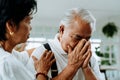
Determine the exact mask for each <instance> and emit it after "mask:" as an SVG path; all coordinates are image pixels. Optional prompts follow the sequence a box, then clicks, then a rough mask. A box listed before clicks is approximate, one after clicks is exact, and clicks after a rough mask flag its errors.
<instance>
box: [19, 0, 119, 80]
mask: <svg viewBox="0 0 120 80" xmlns="http://www.w3.org/2000/svg"><path fill="white" fill-rule="evenodd" d="M37 2H38V11H37V13H36V14H35V15H34V18H33V20H32V31H31V35H30V38H29V39H28V42H27V43H26V44H22V45H18V46H17V49H19V50H20V47H21V46H23V47H24V48H22V50H23V49H30V48H32V47H38V46H39V45H41V44H43V43H45V42H46V41H47V40H50V39H53V38H54V35H55V34H56V33H57V31H58V28H59V22H60V20H61V19H62V17H63V15H64V13H65V12H66V11H67V10H68V9H70V8H75V7H79V8H85V9H88V10H90V11H91V12H92V13H93V15H94V16H95V18H96V20H97V23H96V31H95V32H94V33H93V36H92V37H91V40H90V41H91V43H92V51H93V55H94V56H95V57H96V59H97V60H98V62H99V65H100V70H101V72H103V80H120V71H119V70H120V69H119V67H120V61H119V60H120V22H119V21H120V0H37Z"/></svg>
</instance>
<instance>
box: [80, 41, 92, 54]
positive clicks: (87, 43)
mask: <svg viewBox="0 0 120 80" xmlns="http://www.w3.org/2000/svg"><path fill="white" fill-rule="evenodd" d="M88 48H90V42H89V41H88V42H86V43H85V45H84V47H83V48H82V50H81V52H82V54H84V53H86V52H87V50H88Z"/></svg>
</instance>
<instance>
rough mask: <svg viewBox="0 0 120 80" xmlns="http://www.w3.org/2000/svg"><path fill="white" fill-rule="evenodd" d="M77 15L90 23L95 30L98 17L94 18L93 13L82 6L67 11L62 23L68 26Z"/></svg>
mask: <svg viewBox="0 0 120 80" xmlns="http://www.w3.org/2000/svg"><path fill="white" fill-rule="evenodd" d="M76 17H78V18H80V19H82V20H84V21H86V22H87V23H89V24H90V26H91V29H92V32H93V31H94V30H95V24H96V19H95V18H94V16H93V15H92V13H91V12H90V11H88V10H86V9H80V8H73V9H70V10H68V12H66V13H65V16H64V18H63V19H62V20H61V21H60V25H65V26H66V27H67V26H69V25H70V24H71V23H73V22H74V20H75V18H76Z"/></svg>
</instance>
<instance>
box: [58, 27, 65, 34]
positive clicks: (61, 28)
mask: <svg viewBox="0 0 120 80" xmlns="http://www.w3.org/2000/svg"><path fill="white" fill-rule="evenodd" d="M64 28H65V27H64V25H60V28H59V33H60V34H63V32H64Z"/></svg>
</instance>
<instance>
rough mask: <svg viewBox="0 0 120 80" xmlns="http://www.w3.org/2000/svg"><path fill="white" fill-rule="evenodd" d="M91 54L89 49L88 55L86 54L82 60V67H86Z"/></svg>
mask: <svg viewBox="0 0 120 80" xmlns="http://www.w3.org/2000/svg"><path fill="white" fill-rule="evenodd" d="M91 56H92V52H91V50H89V52H88V55H87V57H86V59H85V61H84V66H83V67H86V66H87V65H88V64H89V62H90V58H91Z"/></svg>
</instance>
